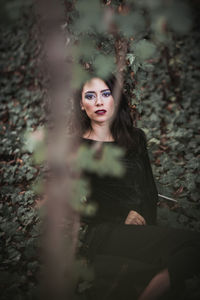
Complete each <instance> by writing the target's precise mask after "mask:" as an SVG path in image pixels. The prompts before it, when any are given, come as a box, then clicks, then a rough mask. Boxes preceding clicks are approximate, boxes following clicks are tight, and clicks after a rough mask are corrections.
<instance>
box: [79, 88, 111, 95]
mask: <svg viewBox="0 0 200 300" xmlns="http://www.w3.org/2000/svg"><path fill="white" fill-rule="evenodd" d="M106 91H110V89H105V90H102V91H101V93H102V92H106ZM87 93H95V91H87V92H85V94H87Z"/></svg>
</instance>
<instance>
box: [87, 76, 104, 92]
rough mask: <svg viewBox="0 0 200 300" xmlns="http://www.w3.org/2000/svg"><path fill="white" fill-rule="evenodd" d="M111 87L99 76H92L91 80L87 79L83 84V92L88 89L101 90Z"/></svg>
mask: <svg viewBox="0 0 200 300" xmlns="http://www.w3.org/2000/svg"><path fill="white" fill-rule="evenodd" d="M108 88H109V87H108V86H107V84H106V83H105V82H104V81H103V80H102V79H101V78H98V77H95V78H92V79H90V80H89V81H87V82H86V83H85V84H84V86H83V92H87V91H99V90H105V89H108Z"/></svg>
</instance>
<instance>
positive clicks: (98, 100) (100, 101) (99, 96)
mask: <svg viewBox="0 0 200 300" xmlns="http://www.w3.org/2000/svg"><path fill="white" fill-rule="evenodd" d="M102 103H103V100H102V96H101V94H99V95H97V97H96V103H95V104H96V105H100V104H102Z"/></svg>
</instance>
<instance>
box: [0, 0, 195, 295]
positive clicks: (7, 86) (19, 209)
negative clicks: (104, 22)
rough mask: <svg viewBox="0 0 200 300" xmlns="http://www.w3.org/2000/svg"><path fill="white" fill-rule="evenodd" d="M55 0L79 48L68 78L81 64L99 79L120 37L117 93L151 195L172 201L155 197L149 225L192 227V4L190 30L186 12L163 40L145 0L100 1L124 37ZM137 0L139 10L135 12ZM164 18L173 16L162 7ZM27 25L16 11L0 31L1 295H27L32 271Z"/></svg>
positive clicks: (30, 43) (39, 118) (38, 102)
mask: <svg viewBox="0 0 200 300" xmlns="http://www.w3.org/2000/svg"><path fill="white" fill-rule="evenodd" d="M65 2H66V6H67V12H68V13H67V17H66V18H67V22H68V24H69V28H68V30H69V32H71V33H73V35H71V41H72V43H73V45H76V43H78V45H79V47H77V48H73V49H74V54H75V58H77V61H78V63H77V65H76V67H75V69H74V76H77V74H78V75H80V73H81V74H85V76H87V73H85V72H86V71H87V69H88V68H90V67H91V66H93V67H94V68H95V69H96V70H98V72H99V73H98V74H99V75H100V76H104V75H105V74H106V73H107V72H108V71H110V70H111V69H113V70H114V68H115V67H114V66H115V63H116V61H117V60H118V56H120V55H121V53H120V42H121V39H122V38H123V39H126V40H128V44H127V45H128V46H127V47H128V50H127V52H126V58H125V61H126V64H125V66H124V73H125V85H124V86H125V92H126V93H127V95H128V96H129V99H130V104H131V105H132V109H133V114H134V115H135V116H136V118H137V126H138V127H142V128H143V129H144V130H145V132H146V134H147V138H148V144H149V153H150V157H151V160H152V166H153V171H154V174H155V177H156V181H157V186H158V190H159V193H160V194H162V195H165V196H169V197H172V198H175V199H177V201H178V203H177V204H176V203H175V204H174V203H173V202H170V201H163V200H162V199H161V203H160V206H159V208H158V212H159V218H158V222H159V223H160V224H168V225H170V226H175V227H186V228H192V229H196V230H200V221H199V220H200V212H199V211H200V210H199V206H200V203H199V192H198V186H199V178H198V176H197V175H198V170H199V169H198V154H199V149H200V146H199V143H198V142H199V140H198V139H199V137H198V108H199V101H198V100H199V99H198V89H199V86H198V85H199V51H198V49H199V40H200V39H199V26H198V22H197V21H198V17H199V16H198V14H197V12H195V9H196V7H197V6H198V5H197V4H196V6H195V2H194V4H193V5H191V9H192V10H193V15H194V16H195V17H194V19H193V21H194V24H193V27H191V26H192V25H191V22H188V23H187V22H186V21H185V20H186V19H187V20H188V18H186V19H183V22H185V23H184V24H183V22H182V20H178V22H177V23H176V22H173V21H171V23H170V24H171V26H172V28H171V31H170V32H169V33H168V34H167V36H166V35H165V39H164V40H163V39H162V37H163V32H162V31H161V32H160V30H161V29H162V26H164V25H165V24H163V23H162V24H161V23H159V22H161V21H162V18H161V19H159V15H158V18H157V19H156V18H155V15H157V11H156V9H158V7H157V8H156V6H153V4H152V3H153V1H149V2H148V1H140V4H136V3H133V4H132V2H134V1H132V2H131V1H128V2H130V3H131V5H133V7H134V10H133V11H134V13H132V14H131V16H130V17H129V18H128V17H127V16H126V14H127V12H126V9H125V7H123V5H122V1H118V0H115V1H105V2H107V5H110V4H109V2H112V5H113V7H114V9H115V11H117V17H116V22H117V24H118V26H119V28H121V31H122V33H123V34H124V35H125V36H123V34H122V36H121V35H119V36H118V35H117V36H116V35H115V32H114V33H113V31H111V32H110V33H107V34H105V31H106V29H105V28H102V27H101V20H100V19H98V18H94V17H93V18H92V16H95V10H96V11H97V12H98V9H99V7H98V5H96V2H95V1H93V2H92V3H93V5H94V6H93V7H90V8H91V12H92V14H91V19H88V18H85V17H84V14H85V13H87V12H86V11H85V10H84V9H85V7H88V6H84V5H83V6H81V4H79V6H78V10H79V14H80V11H81V14H82V16H83V20H82V21H81V19H79V18H78V15H79V14H78V11H77V7H76V9H75V8H74V6H73V1H65ZM77 2H78V1H77ZM156 2H157V1H156ZM94 3H95V4H94ZM148 3H150V4H151V5H152V6H151V5H148ZM142 5H143V6H144V7H145V9H146V10H145V13H144V14H143V15H142V16H141V10H142V8H143V7H142ZM174 9H175V8H174ZM133 17H134V18H133ZM166 18H169V19H170V20H174V19H173V18H172V15H171V14H170V12H169V14H168V16H166ZM149 19H150V20H151V21H152V20H153V21H154V22H152V24H153V25H152V28H150V27H149V26H148V24H149V23H148V22H150V21H149ZM133 20H136V21H134V22H135V23H134V22H133ZM33 22H34V20H31V18H27V16H25V17H24V18H23V19H22V20H21V21H20V22H19V21H18V23H17V24H16V25H15V27H14V28H13V27H12V28H11V29H6V28H3V30H1V38H2V43H1V46H0V52H1V60H0V64H1V72H2V74H3V77H2V78H1V83H0V84H1V97H2V99H1V103H0V111H1V122H0V131H1V134H2V140H1V148H0V156H1V159H0V170H1V200H0V207H1V212H0V219H1V224H0V229H1V230H0V235H1V253H0V258H1V261H2V264H1V269H0V278H1V279H0V282H1V299H29V298H32V297H33V295H34V293H36V286H37V276H36V274H37V272H38V269H39V262H38V252H37V251H38V247H39V246H40V245H39V243H40V241H39V232H40V228H39V226H40V225H39V224H40V222H39V215H38V208H37V205H38V194H37V191H35V190H33V189H32V183H33V182H34V180H35V179H36V178H38V176H39V175H40V172H41V171H40V168H39V166H37V165H34V164H33V161H32V156H31V154H30V152H28V151H26V150H25V149H24V148H23V145H24V132H25V131H26V130H27V129H29V130H35V129H36V128H37V127H38V126H39V125H40V124H42V123H43V120H44V115H43V109H42V108H43V105H44V103H43V102H42V94H41V91H40V89H39V83H38V79H37V75H36V72H35V71H36V70H35V67H36V58H37V55H38V48H37V47H36V37H35V32H34V30H33ZM78 22H80V23H78ZM80 24H81V25H80ZM160 24H161V25H162V26H161V27H160ZM180 24H182V26H180ZM133 26H134V28H136V27H137V29H135V32H133V31H132V30H130V28H133ZM156 26H158V27H156ZM91 28H92V30H91ZM95 28H96V29H98V30H96V29H95ZM155 28H156V29H155ZM80 29H81V30H80ZM154 29H155V30H154ZM188 30H189V34H188ZM174 31H176V33H175V32H174ZM138 32H139V33H138ZM152 32H153V33H154V35H155V36H156V37H155V36H154V35H153V34H152ZM182 34H184V35H182ZM152 35H153V36H152ZM133 36H134V39H133ZM135 36H136V37H135ZM91 37H92V39H91ZM135 40H136V42H137V43H136V42H135ZM77 41H78V42H77ZM152 41H153V42H152ZM155 45H156V46H155ZM80 49H81V53H79V51H80ZM99 53H100V55H99ZM80 55H81V64H79V62H80ZM105 60H106V62H107V63H106V64H105ZM102 62H103V64H102ZM83 66H84V68H83ZM102 66H103V67H102ZM106 68H107V69H106ZM36 249H37V250H36Z"/></svg>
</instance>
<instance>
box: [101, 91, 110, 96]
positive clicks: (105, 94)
mask: <svg viewBox="0 0 200 300" xmlns="http://www.w3.org/2000/svg"><path fill="white" fill-rule="evenodd" d="M102 95H103V96H104V97H109V96H110V95H111V92H110V91H108V92H103V93H102Z"/></svg>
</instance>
